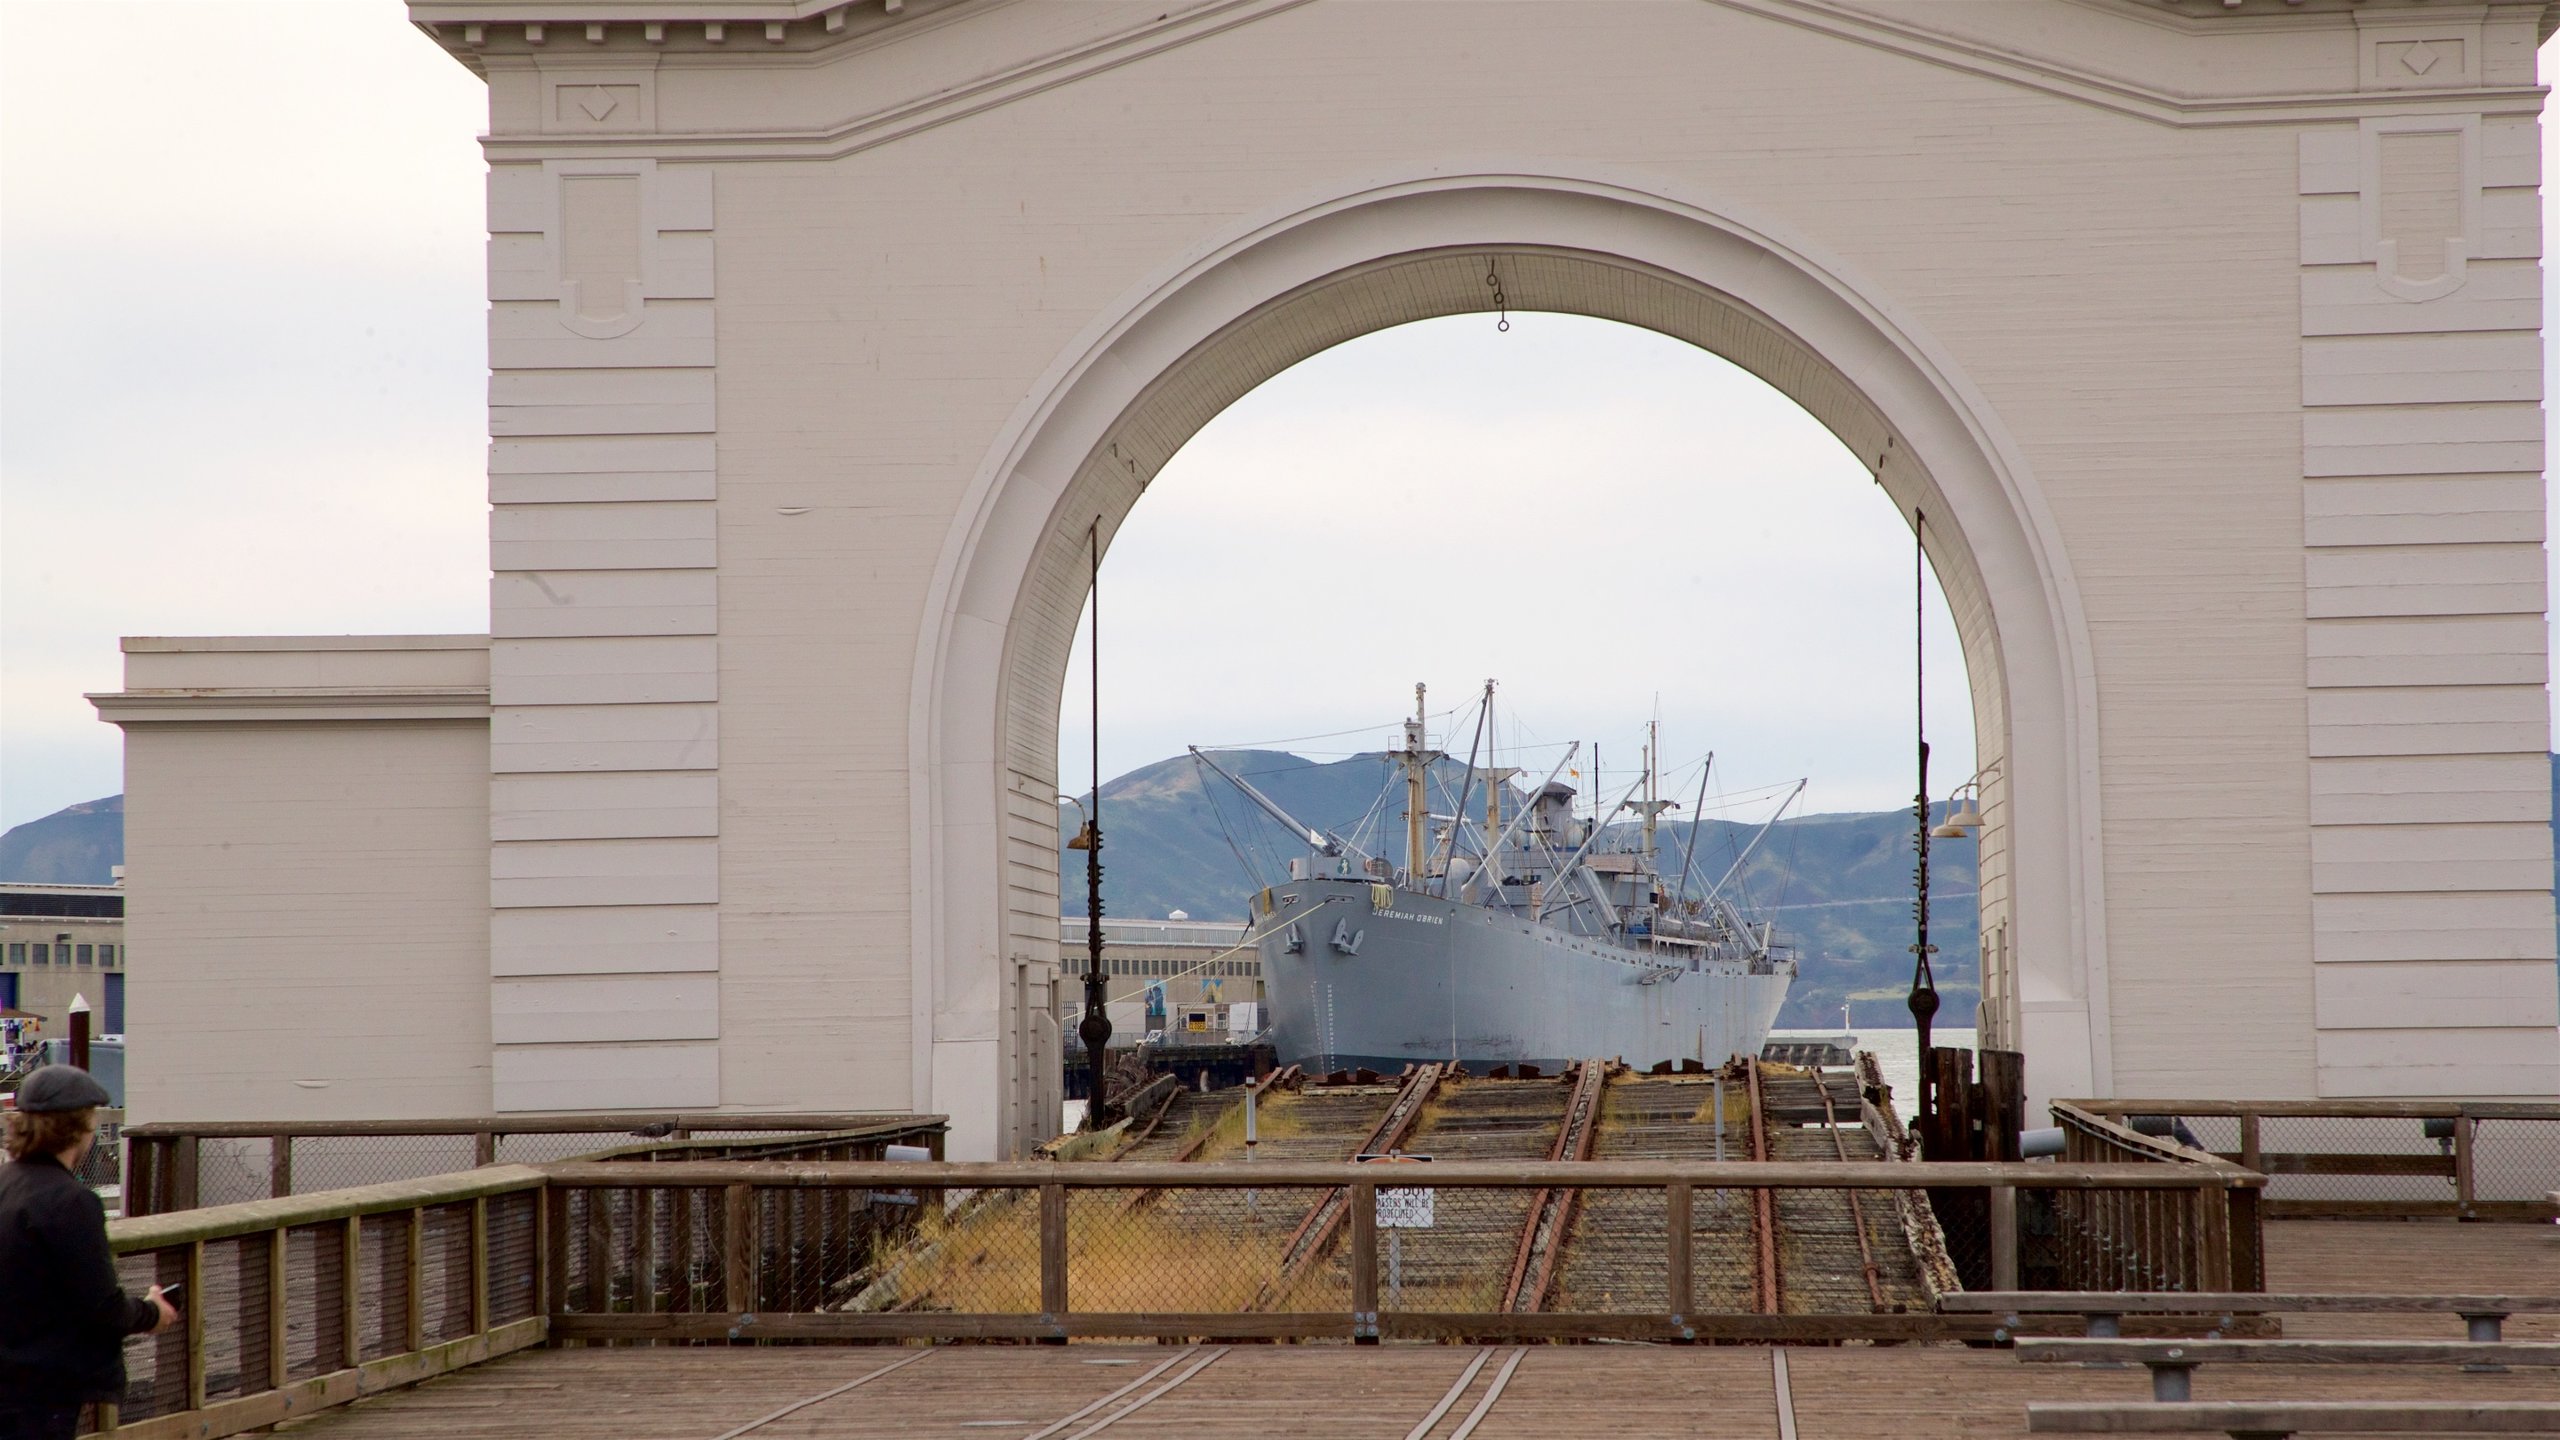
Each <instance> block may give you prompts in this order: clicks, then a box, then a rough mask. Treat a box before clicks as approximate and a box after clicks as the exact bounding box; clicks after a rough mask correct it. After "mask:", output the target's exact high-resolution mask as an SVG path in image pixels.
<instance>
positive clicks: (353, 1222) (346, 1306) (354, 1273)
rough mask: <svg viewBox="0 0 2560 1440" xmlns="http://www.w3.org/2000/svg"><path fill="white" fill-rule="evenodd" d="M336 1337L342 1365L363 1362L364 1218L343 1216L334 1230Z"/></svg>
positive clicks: (350, 1366) (349, 1367) (354, 1365)
mask: <svg viewBox="0 0 2560 1440" xmlns="http://www.w3.org/2000/svg"><path fill="white" fill-rule="evenodd" d="M338 1264H339V1268H340V1270H341V1272H342V1276H343V1283H342V1284H340V1285H339V1286H338V1292H339V1293H338V1339H339V1342H340V1343H341V1344H343V1345H345V1346H346V1351H347V1354H346V1360H347V1365H346V1368H348V1369H350V1370H353V1369H354V1368H356V1367H357V1366H358V1365H361V1364H363V1363H364V1218H363V1217H362V1216H359V1215H350V1216H348V1217H347V1223H346V1224H345V1225H343V1226H341V1227H340V1228H339V1231H338Z"/></svg>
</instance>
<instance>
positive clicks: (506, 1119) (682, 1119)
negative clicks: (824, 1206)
mask: <svg viewBox="0 0 2560 1440" xmlns="http://www.w3.org/2000/svg"><path fill="white" fill-rule="evenodd" d="M946 1128H947V1127H946V1125H945V1121H944V1117H942V1116H940V1115H882V1114H877V1113H867V1114H866V1113H843V1114H837V1113H824V1114H771V1115H719V1114H681V1113H670V1114H640V1113H631V1114H617V1115H593V1114H531V1113H527V1114H518V1115H489V1116H473V1117H466V1118H461V1119H446V1120H305V1121H284V1120H225V1121H169V1122H161V1123H155V1124H148V1125H130V1126H127V1127H125V1130H124V1144H125V1156H126V1162H127V1163H126V1167H125V1172H124V1213H125V1214H127V1215H134V1216H141V1215H165V1214H168V1213H170V1212H171V1211H176V1210H192V1209H194V1208H196V1206H197V1205H198V1204H199V1203H202V1199H203V1197H204V1195H205V1192H206V1191H207V1189H208V1188H211V1189H213V1190H214V1197H215V1203H217V1204H218V1203H223V1201H224V1200H225V1199H228V1200H232V1201H238V1200H246V1199H250V1198H253V1197H254V1196H255V1195H257V1194H261V1193H263V1194H264V1195H265V1196H266V1197H267V1198H269V1199H278V1198H281V1197H283V1196H287V1195H293V1194H310V1193H319V1192H324V1191H330V1190H336V1189H342V1188H344V1187H346V1186H349V1185H355V1184H372V1183H381V1182H388V1181H392V1180H402V1179H412V1178H418V1177H421V1176H425V1175H435V1174H445V1173H450V1172H452V1171H456V1170H460V1169H463V1168H465V1167H467V1166H482V1165H494V1164H496V1163H498V1162H499V1161H500V1160H502V1159H538V1160H555V1159H561V1158H564V1155H563V1151H562V1149H560V1148H557V1147H554V1148H551V1149H550V1150H549V1152H548V1153H545V1154H540V1155H534V1156H525V1155H505V1154H502V1153H501V1152H502V1150H503V1149H505V1148H506V1142H507V1141H509V1140H511V1139H514V1140H521V1139H525V1138H528V1137H560V1138H561V1139H564V1140H568V1141H571V1142H576V1141H585V1142H588V1143H586V1144H580V1145H577V1147H576V1148H577V1149H578V1150H579V1151H584V1152H593V1153H595V1154H598V1155H601V1154H606V1153H610V1154H611V1155H614V1156H618V1157H619V1156H630V1157H635V1158H639V1157H646V1158H664V1159H701V1160H719V1159H749V1158H768V1159H801V1158H806V1159H842V1160H876V1159H878V1158H880V1156H881V1153H882V1151H881V1147H882V1146H886V1145H893V1144H901V1145H920V1146H924V1147H925V1148H927V1149H930V1150H931V1151H932V1152H933V1153H934V1154H935V1155H936V1156H937V1157H938V1156H940V1155H941V1154H942V1136H943V1132H944V1130H945V1129H946ZM697 1132H699V1133H701V1134H702V1135H704V1136H717V1137H721V1138H717V1139H710V1138H706V1139H699V1140H697V1139H695V1138H694V1137H695V1135H696V1133H697ZM781 1132H788V1133H789V1134H791V1135H793V1136H795V1137H817V1138H819V1139H822V1140H823V1141H824V1142H826V1145H827V1148H826V1149H825V1151H824V1152H823V1153H817V1152H814V1151H813V1152H810V1153H805V1154H804V1153H802V1151H801V1149H799V1148H795V1146H794V1145H793V1144H792V1143H791V1142H789V1141H776V1140H769V1139H758V1138H749V1137H758V1136H770V1135H775V1134H777V1133H781ZM642 1136H647V1137H652V1138H649V1139H645V1140H640V1139H638V1137H642ZM207 1141H213V1142H217V1143H218V1142H226V1141H229V1142H248V1143H247V1144H245V1145H244V1146H242V1148H243V1149H245V1150H246V1151H247V1152H248V1157H247V1160H246V1161H245V1163H247V1164H250V1165H254V1166H256V1167H257V1170H258V1171H260V1172H263V1173H251V1174H249V1175H247V1176H245V1177H243V1176H232V1177H228V1178H229V1179H230V1180H231V1182H232V1183H231V1184H229V1185H228V1186H212V1187H209V1186H208V1185H207V1183H206V1176H205V1169H206V1157H205V1148H206V1143H205V1142H207ZM635 1141H636V1142H637V1143H635ZM299 1142H313V1143H312V1144H309V1145H303V1144H300V1143H299ZM298 1149H299V1150H302V1151H304V1152H306V1154H305V1158H306V1159H317V1160H318V1161H320V1163H319V1164H317V1165H305V1166H304V1167H303V1168H302V1169H301V1170H300V1171H299V1172H298V1171H297V1168H296V1158H297V1150H298ZM314 1150H319V1151H322V1152H323V1153H321V1154H319V1155H317V1156H313V1155H310V1154H308V1152H310V1151H314ZM581 1158H586V1157H585V1156H583V1155H582V1156H581ZM315 1171H316V1172H317V1173H313V1172H315ZM243 1188H245V1189H246V1190H247V1191H248V1193H246V1194H243V1193H239V1191H240V1190H242V1189H243ZM224 1189H229V1190H231V1191H232V1192H233V1193H231V1194H230V1195H228V1196H225V1195H224V1194H223V1193H222V1191H223V1190H224Z"/></svg>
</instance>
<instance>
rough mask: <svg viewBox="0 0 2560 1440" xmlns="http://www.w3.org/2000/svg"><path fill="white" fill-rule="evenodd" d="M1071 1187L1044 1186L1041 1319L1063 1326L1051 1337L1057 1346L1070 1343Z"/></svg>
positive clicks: (1041, 1238) (1041, 1193) (1041, 1237)
mask: <svg viewBox="0 0 2560 1440" xmlns="http://www.w3.org/2000/svg"><path fill="white" fill-rule="evenodd" d="M1068 1304H1069V1299H1068V1296H1067V1187H1066V1186H1064V1185H1043V1186H1041V1187H1040V1318H1041V1320H1042V1321H1043V1322H1044V1323H1046V1324H1050V1325H1055V1326H1057V1327H1059V1329H1058V1333H1057V1334H1056V1335H1054V1336H1050V1337H1047V1338H1048V1339H1051V1340H1053V1341H1055V1342H1057V1343H1060V1344H1063V1343H1065V1341H1066V1328H1065V1327H1066V1323H1067V1306H1068Z"/></svg>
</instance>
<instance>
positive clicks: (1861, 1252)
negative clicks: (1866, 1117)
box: [1813, 1065, 1885, 1315]
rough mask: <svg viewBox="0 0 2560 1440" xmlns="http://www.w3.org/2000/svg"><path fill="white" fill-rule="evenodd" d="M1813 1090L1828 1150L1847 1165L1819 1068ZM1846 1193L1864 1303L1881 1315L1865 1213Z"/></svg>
mask: <svg viewBox="0 0 2560 1440" xmlns="http://www.w3.org/2000/svg"><path fill="white" fill-rule="evenodd" d="M1813 1089H1814V1093H1815V1094H1817V1095H1820V1096H1821V1097H1822V1122H1823V1124H1824V1125H1826V1126H1828V1127H1829V1128H1830V1130H1831V1148H1832V1149H1834V1150H1836V1151H1838V1152H1839V1153H1840V1163H1841V1164H1843V1165H1845V1164H1848V1163H1849V1143H1848V1142H1847V1141H1846V1140H1844V1139H1842V1138H1841V1136H1840V1112H1839V1111H1837V1110H1835V1109H1833V1108H1832V1106H1831V1087H1830V1086H1829V1085H1828V1084H1826V1083H1824V1081H1823V1078H1822V1067H1821V1066H1819V1065H1816V1066H1814V1067H1813ZM1846 1193H1847V1194H1848V1196H1849V1219H1850V1221H1851V1222H1852V1223H1854V1224H1855V1225H1856V1226H1857V1229H1858V1265H1859V1267H1860V1268H1861V1269H1863V1270H1865V1271H1866V1274H1867V1303H1868V1304H1870V1305H1872V1306H1874V1307H1875V1313H1877V1314H1879V1315H1881V1314H1883V1313H1884V1312H1885V1303H1884V1285H1883V1283H1882V1282H1881V1281H1880V1280H1878V1279H1877V1278H1876V1252H1875V1247H1874V1246H1872V1245H1870V1244H1868V1243H1867V1209H1866V1207H1865V1206H1864V1205H1861V1204H1859V1203H1858V1192H1857V1191H1855V1190H1851V1191H1848V1192H1846Z"/></svg>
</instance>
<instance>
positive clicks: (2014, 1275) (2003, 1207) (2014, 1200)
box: [1988, 1185, 2018, 1290]
mask: <svg viewBox="0 0 2560 1440" xmlns="http://www.w3.org/2000/svg"><path fill="white" fill-rule="evenodd" d="M1988 1194H1989V1198H1990V1201H1991V1288H1992V1289H1994V1290H2015V1289H2017V1288H2018V1187H2016V1186H2014V1185H1994V1186H1992V1187H1991V1189H1990V1191H1989V1192H1988Z"/></svg>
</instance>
